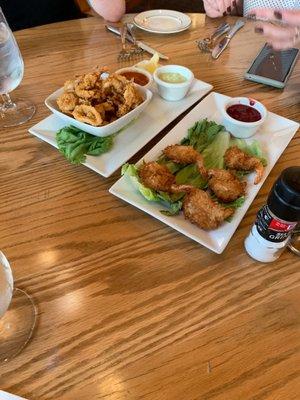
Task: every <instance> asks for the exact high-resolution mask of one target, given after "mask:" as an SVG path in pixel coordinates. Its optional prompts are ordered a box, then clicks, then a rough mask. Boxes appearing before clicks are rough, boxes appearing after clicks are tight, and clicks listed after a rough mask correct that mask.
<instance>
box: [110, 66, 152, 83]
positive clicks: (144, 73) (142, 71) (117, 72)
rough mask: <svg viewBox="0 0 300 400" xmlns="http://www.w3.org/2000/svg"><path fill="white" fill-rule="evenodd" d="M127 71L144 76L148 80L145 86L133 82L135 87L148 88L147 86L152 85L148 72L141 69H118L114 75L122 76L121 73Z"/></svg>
mask: <svg viewBox="0 0 300 400" xmlns="http://www.w3.org/2000/svg"><path fill="white" fill-rule="evenodd" d="M127 71H129V72H137V73H139V74H142V75H144V76H145V77H146V78H147V79H148V83H147V84H146V85H139V84H138V83H136V82H135V84H136V85H139V86H142V87H143V88H148V87H149V86H151V85H152V82H153V78H152V75H151V74H150V72H148V71H146V70H144V69H142V68H138V67H135V66H133V67H127V68H121V69H118V70H117V71H116V72H115V73H116V74H122V72H127Z"/></svg>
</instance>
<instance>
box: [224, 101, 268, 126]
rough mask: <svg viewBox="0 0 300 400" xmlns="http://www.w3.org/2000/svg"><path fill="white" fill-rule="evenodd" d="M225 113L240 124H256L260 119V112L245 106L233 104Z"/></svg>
mask: <svg viewBox="0 0 300 400" xmlns="http://www.w3.org/2000/svg"><path fill="white" fill-rule="evenodd" d="M226 112H227V114H228V115H229V116H230V117H231V118H233V119H236V120H237V121H241V122H257V121H259V120H260V119H261V115H260V112H259V111H257V110H256V109H255V108H253V107H251V106H247V105H246V104H233V105H232V106H229V107H228V108H227V110H226Z"/></svg>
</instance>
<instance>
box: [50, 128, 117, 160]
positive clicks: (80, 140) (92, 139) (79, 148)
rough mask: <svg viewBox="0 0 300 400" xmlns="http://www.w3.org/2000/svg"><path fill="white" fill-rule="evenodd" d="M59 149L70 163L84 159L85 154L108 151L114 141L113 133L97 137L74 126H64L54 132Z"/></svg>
mask: <svg viewBox="0 0 300 400" xmlns="http://www.w3.org/2000/svg"><path fill="white" fill-rule="evenodd" d="M56 141H57V145H58V149H59V151H60V152H61V153H62V154H63V155H64V156H65V157H66V159H67V160H69V161H70V162H71V163H72V164H80V163H82V162H84V161H85V159H86V155H91V156H99V155H100V154H103V153H106V152H108V151H109V150H110V149H111V148H112V146H113V143H114V137H113V135H110V136H105V137H98V136H94V135H90V134H89V133H87V132H84V131H82V130H80V129H78V128H75V127H74V126H65V127H64V128H62V129H60V130H59V131H58V132H57V133H56Z"/></svg>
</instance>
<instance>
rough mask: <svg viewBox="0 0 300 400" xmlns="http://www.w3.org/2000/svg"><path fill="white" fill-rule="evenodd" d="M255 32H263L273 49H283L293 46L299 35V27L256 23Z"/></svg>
mask: <svg viewBox="0 0 300 400" xmlns="http://www.w3.org/2000/svg"><path fill="white" fill-rule="evenodd" d="M255 32H256V33H259V34H263V35H264V36H265V38H266V40H267V42H268V43H269V44H270V45H271V46H272V47H273V48H274V49H275V50H284V49H288V48H291V47H293V46H295V45H296V44H297V42H298V41H299V37H300V30H299V28H294V27H280V26H275V25H272V24H268V23H266V24H259V25H257V26H256V27H255Z"/></svg>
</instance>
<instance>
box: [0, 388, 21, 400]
mask: <svg viewBox="0 0 300 400" xmlns="http://www.w3.org/2000/svg"><path fill="white" fill-rule="evenodd" d="M0 400H26V399H24V397H19V396H15V395H14V394H10V393H7V392H3V390H0Z"/></svg>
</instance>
